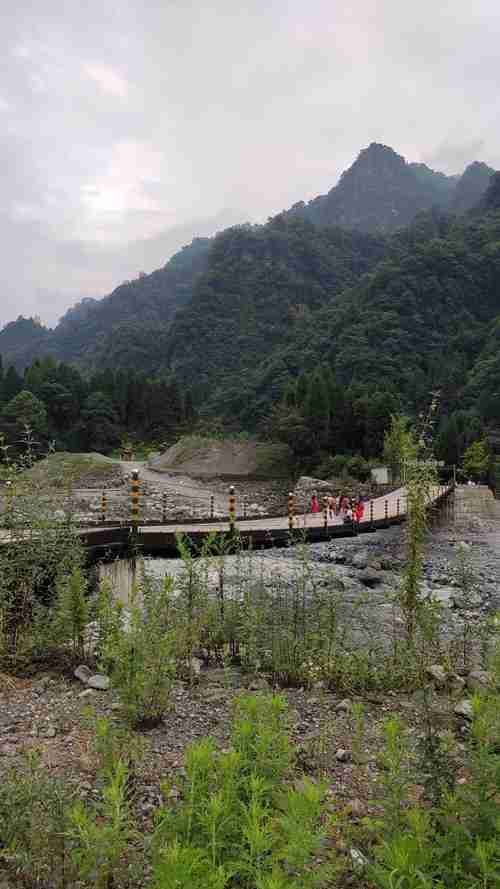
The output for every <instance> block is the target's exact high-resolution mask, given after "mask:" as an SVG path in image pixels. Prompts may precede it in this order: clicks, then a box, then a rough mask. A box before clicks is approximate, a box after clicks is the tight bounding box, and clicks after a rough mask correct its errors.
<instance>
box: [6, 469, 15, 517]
mask: <svg viewBox="0 0 500 889" xmlns="http://www.w3.org/2000/svg"><path fill="white" fill-rule="evenodd" d="M13 517H14V486H13V484H12V482H11V480H10V479H8V481H6V482H5V519H6V524H7V527H9V526H10V525H12V519H13Z"/></svg>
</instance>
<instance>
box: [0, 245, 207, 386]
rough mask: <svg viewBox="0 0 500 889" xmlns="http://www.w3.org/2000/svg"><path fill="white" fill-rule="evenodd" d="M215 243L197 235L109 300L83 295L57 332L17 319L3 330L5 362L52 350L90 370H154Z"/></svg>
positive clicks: (18, 362)
mask: <svg viewBox="0 0 500 889" xmlns="http://www.w3.org/2000/svg"><path fill="white" fill-rule="evenodd" d="M210 243H211V241H210V239H209V238H195V239H194V240H193V242H192V243H191V244H190V245H189V246H187V247H183V249H182V250H180V251H179V252H178V253H176V254H175V256H173V257H172V258H171V259H170V260H169V262H168V263H167V264H166V265H165V266H164V267H163V268H161V269H158V270H157V271H155V272H153V273H152V274H150V275H146V274H143V275H141V276H140V277H139V278H137V279H136V280H135V281H126V282H125V283H123V284H121V285H120V286H119V287H117V288H116V290H114V291H113V293H111V294H110V296H108V297H106V298H105V299H101V300H93V299H86V300H83V301H82V302H81V303H78V304H77V305H76V306H75V307H74V308H72V309H70V310H69V311H68V312H67V313H66V314H65V315H64V316H63V318H61V320H60V322H59V324H58V326H57V327H56V328H55V330H53V331H49V330H47V329H46V328H44V327H42V326H41V325H39V324H37V323H35V322H33V321H32V320H31V319H25V318H18V320H17V321H15V322H12V323H11V324H9V325H7V326H6V327H5V328H4V329H3V330H2V331H0V355H3V359H4V364H9V363H12V364H14V365H15V366H16V367H17V368H18V369H22V368H24V367H25V366H26V365H27V364H30V363H31V361H32V360H33V359H34V358H35V357H37V356H41V355H47V354H51V355H54V356H56V357H57V358H59V359H62V360H64V361H71V362H74V363H76V364H78V365H79V366H82V367H85V368H87V369H92V368H98V367H106V366H109V365H110V364H111V366H119V367H125V368H126V367H133V368H135V369H138V370H148V371H153V370H155V369H156V367H157V365H158V360H159V359H157V358H155V355H156V354H157V353H158V354H159V355H161V354H162V352H163V350H162V342H163V339H162V337H164V335H165V333H166V331H167V330H168V327H169V325H170V324H171V322H172V320H173V318H174V315H175V313H176V311H177V310H178V309H179V308H181V307H182V306H184V305H186V304H187V303H188V302H189V300H190V298H191V296H192V292H193V287H194V284H195V282H196V280H197V278H198V277H199V275H200V274H201V273H202V272H203V271H204V269H205V268H206V264H207V257H208V251H209V246H210ZM124 349H125V352H126V353H127V354H124V351H123V350H124ZM134 362H135V363H134Z"/></svg>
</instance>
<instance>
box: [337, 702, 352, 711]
mask: <svg viewBox="0 0 500 889" xmlns="http://www.w3.org/2000/svg"><path fill="white" fill-rule="evenodd" d="M350 709H351V702H350V700H349V699H348V698H344V700H343V701H339V703H338V704H337V705H336V707H335V712H336V713H347V712H348V710H350Z"/></svg>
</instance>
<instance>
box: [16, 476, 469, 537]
mask: <svg viewBox="0 0 500 889" xmlns="http://www.w3.org/2000/svg"><path fill="white" fill-rule="evenodd" d="M450 487H452V486H450V485H440V486H437V487H436V489H435V491H434V492H433V495H432V497H431V500H432V501H433V502H435V501H439V500H440V499H441V498H442V497H443V496H445V495H446V493H447V492H448V491H449V490H450ZM229 496H232V497H233V498H234V500H233V501H232V503H233V504H234V522H236V523H238V522H244V521H245V520H248V521H253V520H256V519H257V520H260V519H262V520H265V519H278V520H279V519H285V520H287V522H288V527H289V528H293V527H308V526H309V527H314V526H321V525H324V527H326V528H327V527H330V526H331V525H334V524H339V523H343V522H344V520H345V518H346V517H345V515H344V513H343V512H342V511H340V513H339V512H334V513H333V514H332V512H331V511H330V509H329V508H328V505H327V504H325V502H324V500H322V501H320V504H319V507H320V508H319V511H318V512H311V505H310V502H309V501H307V502H305V501H304V500H303V499H302V500H300V501H298V502H297V500H296V498H295V497H294V495H293V493H292V492H291V493H289V494H288V497H287V498H284V501H283V507H282V509H280V510H277V509H276V507H274V511H273V512H265V511H264V512H263V511H262V510H261V509H258V510H255V509H254V508H252V506H251V505H249V503H248V499H246V498H245V497H241V498H238V496H237V492H233V494H232V495H231V494H230V495H229ZM229 496H228V508H227V510H226V511H223V510H220V509H219V510H216V509H215V505H214V504H215V498H214V496H213V495H208V498H207V501H206V505H203V503H202V502H201V503H200V502H198V503H197V505H196V506H195V507H194V508H193V507H192V508H189V509H188V510H187V509H184V508H180V507H178V506H175V505H173V504H172V501H170V498H169V497H165V492H163V491H161V490H159V491H153V492H151V491H147V492H143V493H142V494H139V497H138V499H137V498H136V501H135V505H136V506H137V507H138V511H137V513H136V514H133V512H132V501H131V498H130V495H129V492H127V491H116V490H107V491H101V492H98V491H96V492H95V495H94V496H93V497H92V499H91V501H90V502H89V501H87V500H86V499H82V497H81V495H69V496H67V495H65V494H56V495H55V496H48V495H40V496H39V497H38V498H37V497H36V496H35V495H33V494H29V495H25V494H10V495H5V493H4V496H3V504H1V505H2V506H3V509H2V513H1V515H0V527H4V528H12V527H14V526H17V527H23V526H25V525H26V523H27V522H29V520H30V516H32V515H33V510H34V508H36V506H37V505H38V506H39V512H40V515H42V514H43V516H44V517H45V519H46V520H49V521H50V519H51V518H53V520H54V522H55V523H56V524H57V523H61V522H68V523H73V524H76V525H78V526H79V527H94V526H99V525H101V526H102V525H104V526H110V525H111V526H130V525H131V523H133V522H134V521H135V523H136V524H141V525H152V524H156V525H182V524H191V525H192V524H193V523H201V524H206V523H207V522H210V521H212V522H214V521H217V522H224V521H226V522H227V521H229V520H230V506H231V504H230V502H229ZM169 501H170V502H169ZM0 503H1V501H0ZM325 506H326V508H325ZM405 515H406V492H405V490H404V489H399V490H398V491H394V492H393V493H392V494H389V495H387V496H382V497H376V498H373V499H371V500H365V501H363V515H362V517H361V518H360V521H361V523H362V524H366V523H370V524H374V523H380V522H381V521H384V520H385V521H387V522H389V520H390V521H392V522H394V521H397V520H398V519H401V520H403V518H404V516H405ZM354 521H356V519H355V520H354Z"/></svg>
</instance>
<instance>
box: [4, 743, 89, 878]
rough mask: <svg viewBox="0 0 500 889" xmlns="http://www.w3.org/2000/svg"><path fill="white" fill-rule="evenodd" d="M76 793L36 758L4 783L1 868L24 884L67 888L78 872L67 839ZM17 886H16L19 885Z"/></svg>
mask: <svg viewBox="0 0 500 889" xmlns="http://www.w3.org/2000/svg"><path fill="white" fill-rule="evenodd" d="M71 804H72V796H71V791H70V790H69V789H68V787H67V785H65V784H64V783H63V782H62V781H61V780H59V779H55V778H54V777H53V776H52V775H50V774H49V773H48V772H47V770H46V769H45V768H44V767H42V765H41V762H40V758H39V757H38V756H36V755H35V754H32V755H30V756H29V757H27V758H26V759H25V760H24V761H23V762H22V763H21V765H20V766H15V767H12V768H11V769H10V770H8V771H7V772H6V773H5V774H4V775H3V776H2V781H1V782H0V863H1V864H2V865H3V866H4V867H5V868H6V869H7V872H8V873H10V874H12V875H13V877H14V879H15V878H16V876H17V875H18V876H19V877H20V878H21V879H22V881H23V884H24V885H26V884H28V885H33V886H50V887H51V889H64V887H66V886H68V885H69V883H70V880H71V877H72V876H73V877H74V876H75V870H74V868H73V866H72V863H71V856H70V853H71V847H70V842H69V837H68V829H69V817H68V813H69V809H70V805H71ZM16 885H17V881H16Z"/></svg>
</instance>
